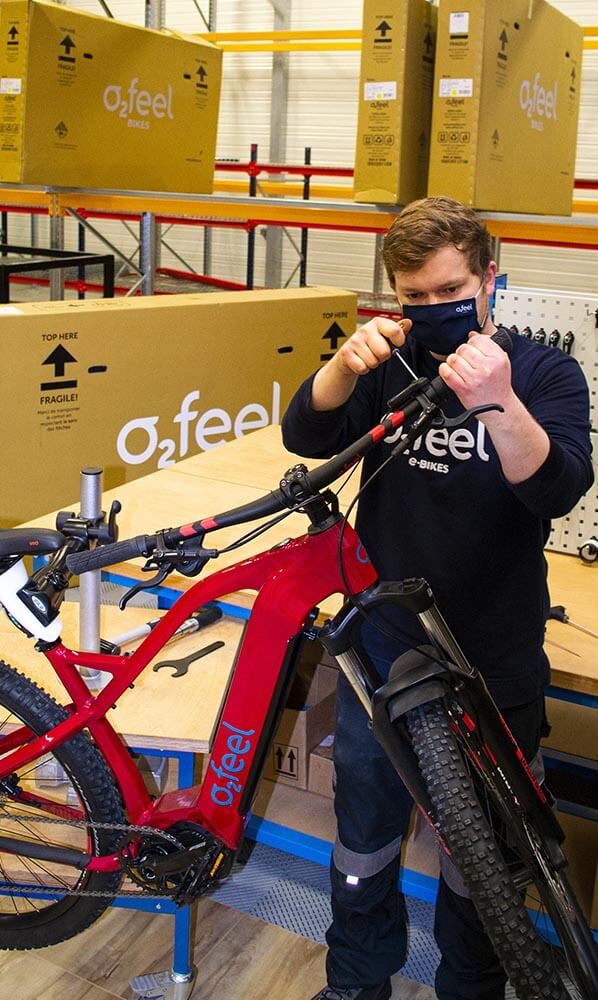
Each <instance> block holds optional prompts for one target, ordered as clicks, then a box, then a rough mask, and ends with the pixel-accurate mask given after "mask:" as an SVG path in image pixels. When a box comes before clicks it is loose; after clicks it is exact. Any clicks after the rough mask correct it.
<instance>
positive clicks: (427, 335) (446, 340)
mask: <svg viewBox="0 0 598 1000" xmlns="http://www.w3.org/2000/svg"><path fill="white" fill-rule="evenodd" d="M483 287H484V282H483V281H482V284H481V285H480V287H479V288H478V290H477V292H476V293H475V295H474V296H473V298H470V299H457V301H455V302H437V303H435V304H434V305H431V306H412V305H404V306H403V316H404V317H405V318H406V319H410V320H411V321H412V323H413V326H412V328H411V330H410V331H409V334H408V336H409V337H412V338H413V340H416V341H417V342H418V344H422V346H423V347H427V349H428V350H429V351H432V352H433V353H434V354H440V355H441V356H442V357H447V356H448V355H449V354H452V352H453V351H455V350H456V349H457V347H458V346H459V344H465V343H466V341H467V338H468V336H469V334H470V333H471V332H472V330H476V331H477V332H478V333H479V331H480V330H481V329H482V327H483V325H484V323H485V322H486V317H484V321H483V322H482V323H480V321H479V320H478V313H477V309H476V300H477V297H478V295H479V294H480V292H481V290H482V288H483Z"/></svg>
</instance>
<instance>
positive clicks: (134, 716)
mask: <svg viewBox="0 0 598 1000" xmlns="http://www.w3.org/2000/svg"><path fill="white" fill-rule="evenodd" d="M162 613H163V612H155V611H152V610H151V609H148V608H127V609H125V611H124V612H121V611H119V609H118V608H117V607H114V606H111V605H110V606H107V605H103V606H102V608H101V624H100V630H101V635H102V637H103V638H106V639H110V638H114V637H116V636H117V635H120V634H121V633H123V632H126V631H128V630H130V629H134V628H136V627H137V626H139V625H142V624H144V623H145V622H147V621H149V620H150V619H152V618H156V617H158V616H159V615H160V614H162ZM60 615H61V618H62V619H63V622H64V632H63V641H64V643H65V645H66V646H70V647H71V648H75V649H77V648H79V642H78V635H79V605H78V604H76V603H74V602H73V603H70V602H65V603H64V604H63V606H62V608H61V610H60ZM242 627H243V622H242V621H240V620H239V619H234V618H230V617H228V616H224V617H223V618H221V619H220V620H219V621H217V622H214V623H213V624H212V625H209V626H207V627H206V628H205V629H202V630H201V631H200V632H196V633H194V634H193V635H189V636H185V637H183V638H181V639H179V640H177V641H176V642H175V643H172V644H170V645H167V646H165V648H164V649H163V650H162V651H161V653H160V654H159V655H158V656H157V657H156V659H155V660H152V661H151V664H148V666H147V667H146V668H145V670H144V671H143V673H142V674H141V675H140V676H139V678H138V680H137V681H136V682H135V687H134V689H133V690H128V691H125V693H124V694H123V696H122V698H121V699H120V701H119V702H118V706H117V708H116V709H113V710H112V711H110V712H109V713H108V718H109V721H110V722H111V724H112V725H113V726H114V728H115V729H116V730H117V731H118V732H119V733H121V734H122V735H123V736H124V738H125V740H126V741H127V743H129V745H131V746H134V747H140V748H142V747H146V748H151V749H154V750H156V749H164V750H166V749H168V750H185V751H193V752H196V753H207V751H208V745H209V740H210V735H211V732H212V727H213V725H214V720H215V719H216V717H217V714H218V709H219V706H220V702H221V699H222V695H223V693H224V691H225V689H226V683H227V681H228V676H229V673H230V669H231V666H232V664H233V662H234V656H235V652H236V649H237V645H238V643H239V641H240V638H241V632H242ZM216 640H222V641H223V642H224V646H222V647H221V648H220V649H217V650H215V651H214V652H212V653H210V654H209V655H207V656H205V657H203V658H202V659H199V660H196V661H195V662H193V663H191V664H190V665H189V669H188V672H187V673H186V674H185V675H184V676H182V677H174V676H173V671H172V670H171V669H170V668H168V667H164V668H162V669H160V670H158V671H157V672H154V671H153V670H152V666H153V665H154V664H155V663H156V662H160V661H162V660H174V659H180V658H182V657H185V656H188V655H189V654H190V653H193V652H195V651H196V650H198V649H201V648H202V647H203V646H207V645H208V644H210V643H212V642H215V641H216ZM0 644H1V646H0V648H1V650H2V659H3V660H4V661H5V662H6V663H9V664H10V665H11V666H13V667H15V668H16V669H18V670H20V671H21V673H24V674H26V675H27V676H28V677H31V679H32V680H34V681H35V682H36V683H37V684H39V686H40V687H42V688H44V690H45V691H47V692H48V694H51V695H52V696H53V697H54V698H56V700H57V701H58V702H59V703H60V704H64V703H66V702H68V701H69V698H68V695H67V694H66V692H65V689H64V688H63V686H62V684H61V683H60V681H59V680H58V677H57V676H56V674H55V673H54V670H53V669H52V667H51V665H50V664H49V663H48V661H47V660H46V659H45V657H44V656H43V655H42V654H41V653H37V652H36V651H35V649H34V645H33V640H32V639H27V637H26V636H25V635H24V634H23V633H22V632H19V631H18V630H17V629H16V628H15V627H14V625H12V624H11V622H10V621H9V620H8V618H7V617H6V616H5V615H1V616H0ZM134 648H135V647H134V645H132V646H127V647H126V650H129V649H134Z"/></svg>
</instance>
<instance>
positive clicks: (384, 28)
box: [376, 21, 391, 38]
mask: <svg viewBox="0 0 598 1000" xmlns="http://www.w3.org/2000/svg"><path fill="white" fill-rule="evenodd" d="M390 30H391V26H390V24H389V23H388V21H381V22H380V24H379V25H378V27H377V28H376V31H379V32H380V34H381V35H382V37H383V38H386V35H387V34H388V32H389V31H390Z"/></svg>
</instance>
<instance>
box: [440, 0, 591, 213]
mask: <svg viewBox="0 0 598 1000" xmlns="http://www.w3.org/2000/svg"><path fill="white" fill-rule="evenodd" d="M582 44H583V28H581V27H580V26H579V25H577V24H575V23H574V22H573V21H571V20H570V19H569V18H568V17H565V15H564V14H562V13H561V12H560V11H558V10H556V9H555V8H554V7H552V6H551V5H550V4H549V3H546V2H545V0H531V2H530V0H475V2H473V0H467V2H466V3H463V0H442V3H441V4H440V7H439V16H438V42H437V47H436V68H435V76H434V104H433V112H432V146H431V150H430V172H429V180H428V194H429V195H447V196H449V197H452V198H456V199H457V200H459V201H462V202H464V203H465V204H466V205H469V206H470V207H472V208H479V209H486V210H490V211H501V212H538V213H555V214H560V215H570V214H571V210H572V196H573V181H574V169H575V157H576V139H577V122H578V116H579V94H580V85H581V59H582Z"/></svg>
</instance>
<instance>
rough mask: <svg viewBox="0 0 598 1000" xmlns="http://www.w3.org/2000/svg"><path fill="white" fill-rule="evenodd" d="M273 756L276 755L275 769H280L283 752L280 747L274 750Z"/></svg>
mask: <svg viewBox="0 0 598 1000" xmlns="http://www.w3.org/2000/svg"><path fill="white" fill-rule="evenodd" d="M274 756H275V757H276V760H277V762H278V764H277V770H279V771H282V762H283V760H284V754H283V752H282V750H281V749H280V747H278V749H277V750H276V751H275V753H274Z"/></svg>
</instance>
